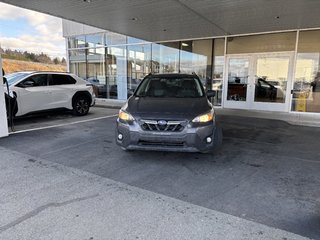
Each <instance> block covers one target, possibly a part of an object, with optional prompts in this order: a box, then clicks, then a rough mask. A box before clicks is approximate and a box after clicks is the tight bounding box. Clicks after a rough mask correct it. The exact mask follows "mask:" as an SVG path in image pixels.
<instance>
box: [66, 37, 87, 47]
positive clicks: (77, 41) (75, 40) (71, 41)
mask: <svg viewBox="0 0 320 240" xmlns="http://www.w3.org/2000/svg"><path fill="white" fill-rule="evenodd" d="M84 47H86V40H85V36H76V37H70V38H68V48H84Z"/></svg>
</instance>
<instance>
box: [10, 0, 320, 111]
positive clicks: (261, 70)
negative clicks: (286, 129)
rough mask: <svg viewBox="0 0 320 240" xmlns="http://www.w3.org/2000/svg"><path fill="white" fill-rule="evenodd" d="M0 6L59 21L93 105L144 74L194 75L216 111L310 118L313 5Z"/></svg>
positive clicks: (317, 101)
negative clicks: (93, 93)
mask: <svg viewBox="0 0 320 240" xmlns="http://www.w3.org/2000/svg"><path fill="white" fill-rule="evenodd" d="M4 2H7V3H9V4H13V5H16V6H20V7H25V8H28V9H32V10H36V11H40V12H44V13H48V14H51V15H54V16H58V17H62V18H64V19H69V20H63V35H64V37H65V38H66V42H67V55H68V67H69V71H70V72H73V73H76V74H77V75H79V76H80V77H82V78H84V79H87V80H88V81H90V82H91V83H92V84H94V85H96V87H97V94H98V97H99V98H106V99H118V100H125V99H127V98H128V96H129V92H131V90H134V89H135V88H136V86H137V85H138V84H139V82H140V81H141V79H142V78H143V77H144V76H145V75H147V74H148V73H150V72H153V73H178V72H181V73H193V72H194V73H196V74H197V75H198V76H199V77H200V78H201V80H202V82H203V83H204V84H205V85H206V87H207V88H208V89H213V90H215V91H216V96H215V98H214V99H213V103H214V105H216V106H219V107H221V108H231V109H248V110H261V111H278V112H284V113H292V114H296V113H299V114H306V115H314V116H319V113H320V97H319V95H320V74H318V72H320V69H319V65H320V18H319V17H318V10H319V9H320V2H319V1H314V0H310V1H300V0H285V1H264V0H256V1H249V0H241V1H239V0H228V1H186V0H161V1H148V0H139V1H129V0H126V1H121V2H120V1H119V2H115V1H95V0H83V1H75V0H74V1H41V2H39V1H36V0H30V1H17V0H5V1H4ZM70 20H72V21H70ZM80 23H83V24H80ZM120 33H121V34H120Z"/></svg>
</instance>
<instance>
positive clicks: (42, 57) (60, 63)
mask: <svg viewBox="0 0 320 240" xmlns="http://www.w3.org/2000/svg"><path fill="white" fill-rule="evenodd" d="M0 54H1V56H2V60H3V68H4V70H5V72H6V73H12V72H18V71H61V72H65V71H66V59H65V58H64V57H63V58H58V57H55V58H51V57H49V56H48V55H47V54H44V53H31V52H28V51H19V50H12V49H3V48H1V47H0Z"/></svg>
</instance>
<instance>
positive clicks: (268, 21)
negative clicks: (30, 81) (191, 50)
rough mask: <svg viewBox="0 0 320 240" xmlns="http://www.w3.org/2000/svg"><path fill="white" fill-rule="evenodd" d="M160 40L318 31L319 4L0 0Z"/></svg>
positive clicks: (285, 0) (284, 0)
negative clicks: (285, 31)
mask: <svg viewBox="0 0 320 240" xmlns="http://www.w3.org/2000/svg"><path fill="white" fill-rule="evenodd" d="M0 1H2V2H5V3H8V4H12V5H15V6H19V7H23V8H27V9H31V10H35V11H39V12H42V13H47V14H50V15H53V16H57V17H61V18H64V19H69V20H72V21H76V22H80V23H84V24H87V25H91V26H94V27H97V28H101V29H106V30H110V31H113V32H117V33H121V34H125V35H129V36H133V37H137V38H141V39H145V40H148V41H164V40H177V39H189V38H202V37H212V36H225V35H236V34H247V33H256V32H269V31H279V30H291V29H304V28H316V27H320V17H319V12H320V1H319V0H118V1H116V0H68V1H65V0H54V1H53V0H27V1H26V0H0Z"/></svg>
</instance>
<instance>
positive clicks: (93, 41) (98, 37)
mask: <svg viewBox="0 0 320 240" xmlns="http://www.w3.org/2000/svg"><path fill="white" fill-rule="evenodd" d="M86 43H87V47H90V48H95V47H97V48H98V47H104V45H105V35H104V34H103V33H100V34H91V35H87V36H86Z"/></svg>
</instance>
